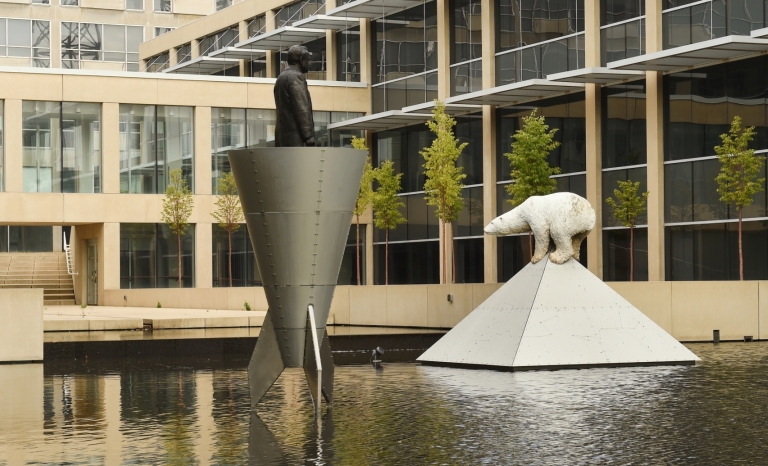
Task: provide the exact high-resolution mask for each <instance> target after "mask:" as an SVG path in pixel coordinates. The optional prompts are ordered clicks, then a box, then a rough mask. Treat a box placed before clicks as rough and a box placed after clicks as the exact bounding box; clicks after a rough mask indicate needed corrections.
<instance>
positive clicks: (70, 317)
mask: <svg viewBox="0 0 768 466" xmlns="http://www.w3.org/2000/svg"><path fill="white" fill-rule="evenodd" d="M266 314H267V313H266V312H263V311H222V310H216V309H210V310H206V309H171V308H150V307H110V306H88V307H86V308H81V307H80V306H45V307H44V308H43V324H44V329H45V331H46V332H72V331H103V330H136V329H142V328H144V325H145V324H150V325H152V328H153V329H154V330H160V329H204V328H231V327H261V325H262V323H263V322H264V316H265V315H266Z"/></svg>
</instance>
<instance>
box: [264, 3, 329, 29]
mask: <svg viewBox="0 0 768 466" xmlns="http://www.w3.org/2000/svg"><path fill="white" fill-rule="evenodd" d="M323 13H325V2H324V1H322V0H299V1H298V2H293V3H291V4H289V5H285V6H283V7H282V8H280V9H279V10H278V11H277V13H275V29H277V28H281V27H283V26H286V25H287V26H290V25H291V24H293V23H294V22H295V21H298V20H300V19H304V18H308V17H309V16H311V15H314V14H323Z"/></svg>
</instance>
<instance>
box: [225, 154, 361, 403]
mask: <svg viewBox="0 0 768 466" xmlns="http://www.w3.org/2000/svg"><path fill="white" fill-rule="evenodd" d="M228 155H229V161H230V165H231V166H232V173H233V174H234V176H235V182H236V184H237V190H238V193H239V195H240V201H241V203H242V205H243V213H244V214H245V222H246V224H247V225H248V232H249V234H250V237H251V243H252V244H253V249H254V251H255V253H256V262H257V264H258V266H259V272H260V274H261V279H262V283H263V286H264V292H265V294H266V296H267V303H268V304H269V312H268V313H267V317H266V318H265V323H264V326H263V327H262V329H261V333H260V334H259V339H258V341H257V344H256V349H255V350H254V355H253V357H252V359H251V364H250V365H249V369H248V373H249V383H250V385H251V404H252V405H255V404H256V403H257V402H258V400H259V399H260V398H261V396H263V394H264V393H265V392H266V391H267V390H268V389H269V387H270V386H271V385H272V384H273V383H274V381H275V380H276V379H277V377H278V376H279V375H280V373H281V372H282V370H283V368H285V367H305V365H307V363H306V362H305V345H306V344H307V341H306V335H307V305H308V304H313V305H314V315H315V323H316V327H317V328H316V329H315V331H316V332H317V336H318V339H319V340H320V341H322V342H323V345H324V346H325V345H327V341H328V339H327V337H326V336H325V324H326V321H327V320H328V313H329V311H330V308H331V300H332V299H333V292H334V290H335V288H336V281H337V279H338V276H339V268H340V267H341V260H342V257H343V254H344V247H345V245H346V241H347V235H348V233H349V227H350V225H351V223H352V211H353V209H354V207H355V201H356V199H357V193H358V190H359V187H360V179H361V178H362V173H363V167H364V165H365V161H366V157H367V153H366V152H365V151H360V150H355V149H345V148H330V147H329V148H319V147H279V148H278V147H275V148H259V149H246V150H239V151H231V152H229V154H228ZM273 334H274V335H273ZM310 344H311V343H310ZM321 354H327V357H328V358H330V347H328V348H327V349H326V350H325V351H321ZM277 358H279V359H280V361H279V362H278V361H276V359H277ZM323 359H325V356H323ZM323 362H324V364H323V366H324V367H323V369H324V370H325V369H326V367H325V366H326V364H325V361H323ZM331 368H332V360H331ZM331 377H332V372H331ZM323 379H324V380H323V387H326V383H325V382H326V381H325V375H324V376H323ZM315 383H316V382H315ZM331 383H332V381H331ZM311 385H312V381H311V380H310V386H311ZM326 396H327V397H330V393H329V394H327V395H326Z"/></svg>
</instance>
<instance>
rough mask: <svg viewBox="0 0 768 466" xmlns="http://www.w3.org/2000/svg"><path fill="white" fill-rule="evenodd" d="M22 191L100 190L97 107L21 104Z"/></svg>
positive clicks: (99, 115) (64, 104)
mask: <svg viewBox="0 0 768 466" xmlns="http://www.w3.org/2000/svg"><path fill="white" fill-rule="evenodd" d="M22 118H23V123H22V138H23V185H24V192H42V193H50V192H54V193H59V192H61V193H98V192H101V105H99V104H93V103H79V102H63V103H59V102H37V101H24V102H23V103H22Z"/></svg>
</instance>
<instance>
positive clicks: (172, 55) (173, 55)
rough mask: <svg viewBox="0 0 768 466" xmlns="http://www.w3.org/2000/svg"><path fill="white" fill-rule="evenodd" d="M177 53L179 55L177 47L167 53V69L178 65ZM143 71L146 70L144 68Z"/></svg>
mask: <svg viewBox="0 0 768 466" xmlns="http://www.w3.org/2000/svg"><path fill="white" fill-rule="evenodd" d="M178 53H179V48H178V47H172V48H171V50H169V51H168V68H170V67H172V66H176V65H178V64H179V56H178ZM144 69H146V67H145V68H144Z"/></svg>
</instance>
